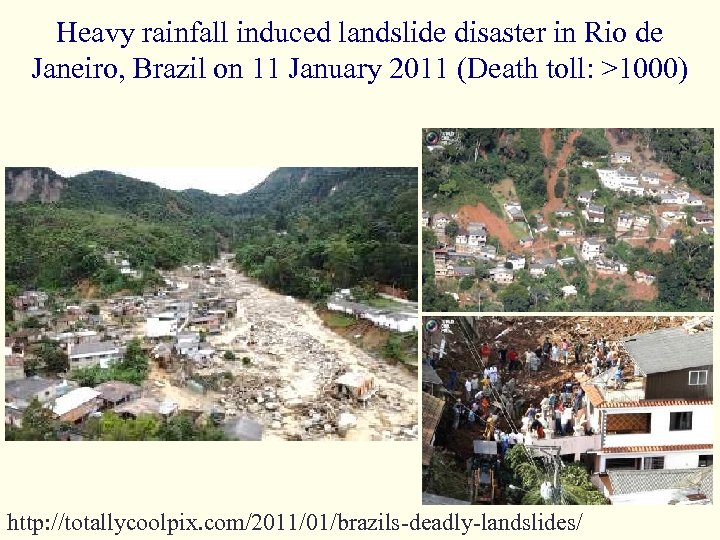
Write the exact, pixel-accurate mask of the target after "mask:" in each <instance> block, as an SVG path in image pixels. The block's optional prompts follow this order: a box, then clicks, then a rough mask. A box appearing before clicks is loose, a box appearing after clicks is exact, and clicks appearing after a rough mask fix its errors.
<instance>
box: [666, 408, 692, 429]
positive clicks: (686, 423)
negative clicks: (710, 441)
mask: <svg viewBox="0 0 720 540" xmlns="http://www.w3.org/2000/svg"><path fill="white" fill-rule="evenodd" d="M690 429H692V412H674V413H670V431H686V430H690Z"/></svg>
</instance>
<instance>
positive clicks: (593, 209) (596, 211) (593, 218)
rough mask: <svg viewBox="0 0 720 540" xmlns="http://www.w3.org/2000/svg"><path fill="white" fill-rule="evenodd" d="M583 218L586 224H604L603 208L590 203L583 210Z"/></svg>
mask: <svg viewBox="0 0 720 540" xmlns="http://www.w3.org/2000/svg"><path fill="white" fill-rule="evenodd" d="M583 216H584V217H585V221H587V222H588V223H605V207H604V206H603V205H601V204H592V203H590V204H588V205H587V207H586V208H585V209H584V210H583Z"/></svg>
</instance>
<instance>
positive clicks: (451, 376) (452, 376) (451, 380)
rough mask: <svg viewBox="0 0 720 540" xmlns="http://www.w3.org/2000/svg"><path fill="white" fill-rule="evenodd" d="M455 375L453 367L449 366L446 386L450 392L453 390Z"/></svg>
mask: <svg viewBox="0 0 720 540" xmlns="http://www.w3.org/2000/svg"><path fill="white" fill-rule="evenodd" d="M457 376H458V373H457V371H455V368H454V367H451V368H450V373H449V374H448V382H447V388H448V390H450V391H451V392H452V391H453V390H455V383H456V382H457Z"/></svg>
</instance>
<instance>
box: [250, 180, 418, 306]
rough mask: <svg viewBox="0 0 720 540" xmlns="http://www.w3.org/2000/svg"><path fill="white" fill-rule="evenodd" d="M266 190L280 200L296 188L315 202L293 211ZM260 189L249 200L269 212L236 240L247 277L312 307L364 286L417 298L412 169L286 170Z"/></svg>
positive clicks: (287, 198) (289, 204)
mask: <svg viewBox="0 0 720 540" xmlns="http://www.w3.org/2000/svg"><path fill="white" fill-rule="evenodd" d="M286 174H287V175H290V177H289V178H286V177H284V175H286ZM271 184H272V185H275V186H277V187H278V189H277V191H278V192H279V191H280V190H279V186H280V185H286V184H287V185H290V186H298V187H297V191H298V192H299V193H297V194H296V196H297V197H300V198H306V199H307V198H311V199H312V198H314V199H315V202H313V203H312V204H306V205H304V206H303V205H300V206H298V205H294V204H293V203H292V201H293V197H292V196H283V197H279V198H277V199H276V200H275V202H274V203H271V202H270V199H268V198H267V192H268V190H269V187H268V186H269V185H271ZM260 187H262V189H261V190H259V191H257V192H256V190H252V191H250V192H249V193H248V200H252V201H256V204H271V206H270V208H268V209H267V213H266V216H265V217H263V218H258V219H257V220H253V221H252V222H251V223H252V226H251V227H249V228H247V229H245V230H243V231H239V232H238V233H237V235H238V237H237V238H236V243H237V244H238V246H239V247H238V248H237V251H236V252H237V258H236V260H237V263H238V264H239V266H240V267H241V268H242V269H243V270H244V271H245V272H247V273H248V274H249V275H251V276H254V277H256V278H258V279H260V280H261V281H262V282H263V283H265V284H267V285H268V286H270V287H272V288H274V289H277V290H279V291H281V292H283V293H286V294H291V295H293V296H299V297H304V298H311V299H319V298H322V297H324V296H325V295H327V294H328V293H329V292H331V291H332V290H333V289H335V288H338V287H351V286H354V285H358V284H362V283H367V282H375V283H379V284H384V285H390V286H394V287H398V288H400V289H403V290H406V291H408V296H409V298H411V299H416V298H417V172H416V170H415V169H409V168H408V169H338V170H335V169H332V170H330V171H325V170H319V171H316V170H312V169H311V170H302V169H292V170H283V177H282V178H277V177H273V176H271V177H270V178H269V179H268V181H267V183H266V184H263V185H261V186H260ZM288 191H291V190H288ZM258 220H259V221H258Z"/></svg>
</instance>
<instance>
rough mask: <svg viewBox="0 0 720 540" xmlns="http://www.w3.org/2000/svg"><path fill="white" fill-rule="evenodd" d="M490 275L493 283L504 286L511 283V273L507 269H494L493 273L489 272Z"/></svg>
mask: <svg viewBox="0 0 720 540" xmlns="http://www.w3.org/2000/svg"><path fill="white" fill-rule="evenodd" d="M490 274H491V276H492V280H493V281H494V282H495V283H500V284H503V285H506V284H508V283H512V282H513V271H512V270H509V269H507V268H496V269H494V271H493V270H490Z"/></svg>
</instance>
